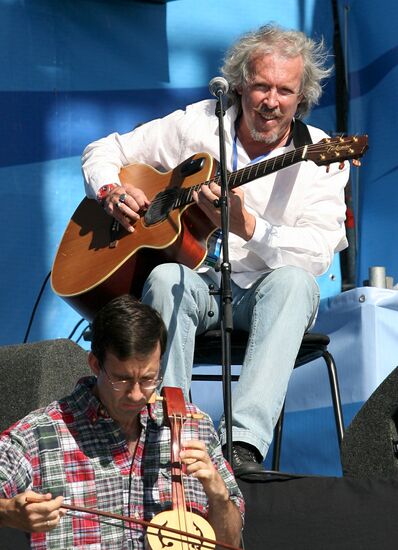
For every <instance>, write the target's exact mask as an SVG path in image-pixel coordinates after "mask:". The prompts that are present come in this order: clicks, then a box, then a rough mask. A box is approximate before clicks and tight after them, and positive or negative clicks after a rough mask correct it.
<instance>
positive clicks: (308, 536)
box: [238, 477, 398, 550]
mask: <svg viewBox="0 0 398 550" xmlns="http://www.w3.org/2000/svg"><path fill="white" fill-rule="evenodd" d="M238 483H239V486H240V488H241V490H242V492H243V495H244V497H245V500H246V521H245V529H244V543H245V545H244V550H262V549H266V550H340V549H341V550H343V549H344V550H357V549H361V550H390V549H391V550H396V549H397V548H398V480H397V479H394V480H391V481H389V480H376V479H354V478H335V477H303V478H300V479H287V480H276V481H275V480H270V478H268V480H267V481H259V480H257V481H253V482H250V481H244V480H238Z"/></svg>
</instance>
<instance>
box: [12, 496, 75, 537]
mask: <svg viewBox="0 0 398 550" xmlns="http://www.w3.org/2000/svg"><path fill="white" fill-rule="evenodd" d="M30 499H31V500H33V501H34V502H29V500H30ZM63 501H64V499H63V497H56V498H52V495H51V493H47V494H45V495H42V494H39V493H35V492H33V491H26V492H24V493H20V494H19V495H17V496H16V497H14V498H10V499H1V519H2V524H3V525H4V526H7V527H13V528H15V529H21V530H22V531H26V532H28V533H42V532H46V531H51V530H52V529H54V528H55V527H57V525H58V523H59V522H60V519H61V518H62V517H63V516H64V515H65V513H66V511H65V510H62V503H63Z"/></svg>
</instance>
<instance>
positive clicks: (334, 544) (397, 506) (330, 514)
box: [0, 477, 398, 550]
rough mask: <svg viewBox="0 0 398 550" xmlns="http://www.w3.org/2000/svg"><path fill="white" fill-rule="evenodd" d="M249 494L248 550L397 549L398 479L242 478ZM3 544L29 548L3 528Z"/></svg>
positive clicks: (4, 548) (6, 548)
mask: <svg viewBox="0 0 398 550" xmlns="http://www.w3.org/2000/svg"><path fill="white" fill-rule="evenodd" d="M238 483H239V486H240V488H241V490H242V492H243V495H244V497H245V500H246V519H245V529H244V550H396V549H397V548H398V480H397V479H394V480H391V481H386V480H380V481H379V480H375V479H353V478H335V477H303V478H301V479H285V480H269V478H268V480H267V481H260V480H256V481H247V480H245V481H244V480H238ZM0 548H1V550H27V549H28V548H29V545H28V543H27V540H26V537H25V536H24V534H23V533H22V532H20V531H15V530H13V529H0Z"/></svg>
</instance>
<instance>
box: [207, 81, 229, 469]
mask: <svg viewBox="0 0 398 550" xmlns="http://www.w3.org/2000/svg"><path fill="white" fill-rule="evenodd" d="M215 95H216V97H217V104H216V110H215V114H216V116H217V117H218V125H219V141H220V162H219V173H220V181H221V197H220V199H219V200H218V201H217V203H218V204H217V207H219V208H220V213H221V231H222V262H221V265H220V271H221V285H220V289H219V290H218V291H213V293H215V294H219V295H220V302H221V343H222V379H223V397H224V421H225V434H226V450H227V452H226V458H227V460H228V462H229V463H230V464H231V465H232V398H231V332H232V329H233V320H232V288H231V264H230V261H229V241H228V236H229V205H228V180H227V169H226V160H225V157H226V155H225V138H224V114H225V109H224V104H223V97H224V92H223V90H222V89H220V88H219V89H217V90H216V93H215ZM210 292H212V291H210Z"/></svg>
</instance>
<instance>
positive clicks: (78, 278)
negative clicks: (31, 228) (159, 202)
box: [51, 153, 216, 321]
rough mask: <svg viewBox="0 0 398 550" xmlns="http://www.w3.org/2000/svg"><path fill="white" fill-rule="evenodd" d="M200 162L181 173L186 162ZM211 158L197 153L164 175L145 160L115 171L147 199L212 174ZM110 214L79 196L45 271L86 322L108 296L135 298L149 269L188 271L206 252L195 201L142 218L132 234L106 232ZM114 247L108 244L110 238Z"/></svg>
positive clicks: (207, 225)
mask: <svg viewBox="0 0 398 550" xmlns="http://www.w3.org/2000/svg"><path fill="white" fill-rule="evenodd" d="M195 159H199V160H202V159H203V160H202V166H201V168H200V169H198V171H196V172H195V173H193V174H188V175H186V173H187V172H189V170H186V166H187V164H188V165H189V163H190V162H192V160H195ZM215 169H216V162H215V161H214V159H213V158H212V157H211V156H210V155H208V154H207V153H199V154H196V155H194V156H193V157H191V158H190V159H188V160H187V161H185V162H184V163H182V164H180V165H179V166H177V167H176V168H175V169H174V170H172V171H170V172H166V173H161V172H158V171H157V170H155V169H153V168H151V167H150V166H147V165H145V164H132V165H129V166H126V167H125V168H123V169H122V170H121V172H120V180H121V182H122V183H130V184H132V185H134V186H135V187H138V188H140V189H142V190H143V191H144V193H145V194H146V196H147V197H148V199H149V200H150V201H152V200H153V199H154V198H155V196H156V195H157V194H158V193H159V192H161V191H163V190H165V189H168V188H174V187H178V188H190V187H192V186H195V185H198V184H201V183H202V182H204V181H207V180H208V179H210V178H211V177H212V176H213V175H214V171H215ZM113 222H114V220H113V218H112V217H110V216H108V215H107V214H106V213H105V211H104V210H103V209H102V207H101V206H100V205H99V204H98V203H97V202H96V201H95V200H92V199H87V198H85V199H83V201H82V202H81V203H80V205H79V206H78V208H77V209H76V211H75V212H74V214H73V216H72V218H71V220H70V222H69V224H68V226H67V228H66V230H65V233H64V235H63V237H62V240H61V243H60V245H59V248H58V251H57V254H56V257H55V260H54V265H53V269H52V274H51V285H52V288H53V290H54V292H55V293H56V294H58V295H59V296H61V297H62V298H63V299H64V300H65V301H66V302H67V303H68V304H70V305H71V306H72V307H73V308H74V309H75V310H76V311H78V312H79V313H80V314H81V315H82V316H83V317H84V318H86V319H87V320H89V321H91V320H92V319H93V317H94V316H95V314H96V312H97V311H98V310H99V309H100V308H101V307H102V306H103V305H105V304H106V303H107V302H108V301H109V300H111V299H112V298H114V297H116V296H120V295H121V294H125V293H130V294H133V295H134V296H136V297H137V298H140V296H141V292H142V287H143V284H144V282H145V280H146V278H147V276H148V275H149V273H150V272H151V271H152V269H153V268H154V267H155V266H156V265H159V264H161V263H165V262H177V263H181V264H184V265H186V266H188V267H190V268H192V269H194V268H196V267H198V266H199V265H200V264H201V263H202V262H203V261H204V259H205V257H206V254H207V241H208V239H209V237H210V235H211V234H212V233H213V231H214V230H215V226H214V225H213V224H212V223H211V222H210V220H209V219H208V218H207V217H206V216H205V215H204V214H203V213H202V212H201V211H200V210H199V209H198V207H197V206H196V205H195V204H190V205H186V206H183V207H181V208H176V209H174V210H172V211H171V212H170V213H169V214H168V216H167V217H166V219H164V220H162V221H160V222H158V223H154V224H151V225H148V224H147V223H146V222H145V219H144V217H143V216H142V217H141V218H140V219H139V220H138V221H137V223H136V224H135V226H134V229H135V231H134V233H128V232H127V231H125V230H124V229H123V228H120V230H118V231H117V234H116V235H115V234H114V233H112V226H113ZM115 238H116V243H117V244H116V246H112V242H113V241H115Z"/></svg>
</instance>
